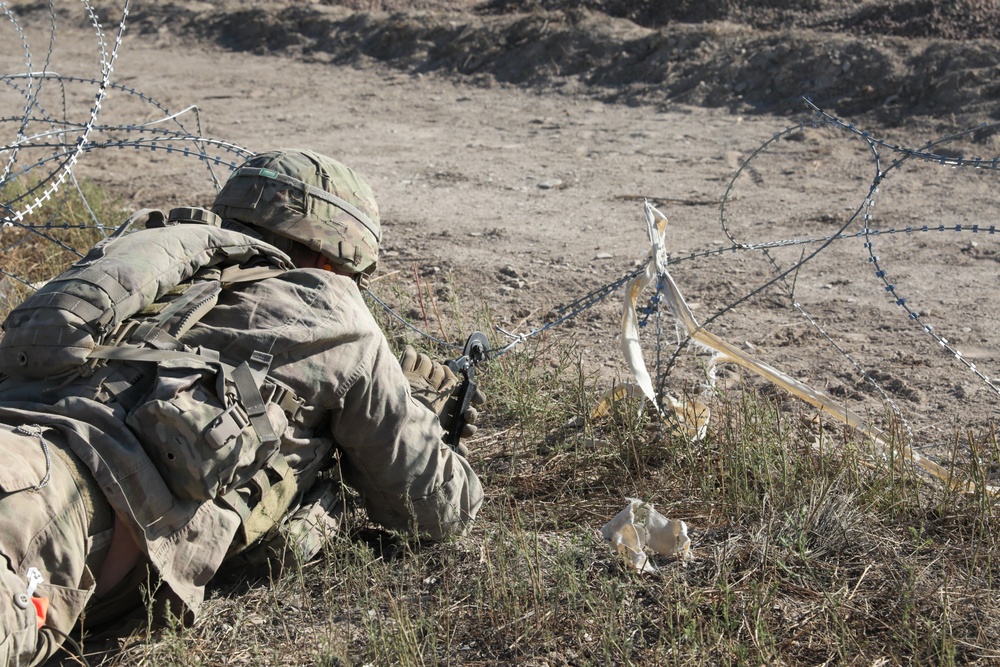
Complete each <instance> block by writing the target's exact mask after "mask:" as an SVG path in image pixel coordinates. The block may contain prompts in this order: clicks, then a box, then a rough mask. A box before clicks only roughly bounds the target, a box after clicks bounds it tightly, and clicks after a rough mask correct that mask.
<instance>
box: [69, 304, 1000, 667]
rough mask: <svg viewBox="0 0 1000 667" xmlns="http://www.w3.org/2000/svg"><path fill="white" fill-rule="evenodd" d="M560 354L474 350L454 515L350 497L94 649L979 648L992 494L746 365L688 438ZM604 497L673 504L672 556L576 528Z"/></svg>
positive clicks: (867, 651)
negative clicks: (181, 622)
mask: <svg viewBox="0 0 1000 667" xmlns="http://www.w3.org/2000/svg"><path fill="white" fill-rule="evenodd" d="M397 287H398V286H397ZM427 289H428V290H429V288H427ZM427 293H430V292H429V291H428V292H427ZM425 296H426V294H425ZM395 297H405V294H403V292H401V291H397V292H396V294H395ZM412 298H414V299H415V297H412ZM400 335H403V334H402V333H401V334H400ZM584 361H585V360H581V359H580V358H579V355H578V354H577V353H576V352H575V350H574V348H573V345H572V343H571V342H567V341H565V340H560V339H553V338H549V339H547V340H545V341H540V340H538V339H532V341H530V342H528V343H526V344H524V345H522V346H520V347H518V348H516V350H514V351H512V352H510V353H508V354H507V355H504V356H503V357H501V358H500V359H498V360H496V361H494V362H492V363H491V364H490V366H489V367H488V369H485V370H484V371H483V373H482V374H481V378H482V381H483V386H484V388H485V390H486V393H487V395H488V397H489V403H488V405H487V410H486V415H487V417H486V424H485V425H484V428H482V429H481V430H480V432H479V436H478V437H477V438H476V439H474V440H473V442H472V443H470V449H471V450H472V452H473V453H472V461H473V464H474V466H475V467H476V469H477V470H478V471H480V473H481V475H482V477H483V481H484V485H485V487H486V489H487V501H486V503H485V505H484V507H483V510H482V513H481V515H480V517H479V519H478V521H477V522H476V524H475V527H474V528H473V530H472V532H471V534H470V535H469V536H467V537H466V538H464V539H460V540H453V541H449V542H446V543H443V544H419V545H418V544H414V543H411V542H407V541H406V540H404V539H402V538H401V537H400V536H396V535H391V534H387V533H384V532H381V531H378V530H377V529H375V528H374V527H372V526H371V525H370V524H368V523H367V522H366V520H365V518H364V514H363V512H360V511H357V512H353V513H352V514H351V515H350V520H349V523H348V526H347V528H346V530H345V531H344V532H343V533H341V534H338V535H335V536H332V538H331V542H330V544H329V546H328V548H327V549H326V551H325V552H324V554H323V555H322V557H321V558H320V559H318V560H316V561H313V562H311V563H309V564H307V565H306V566H305V567H303V568H301V569H299V570H295V571H286V572H284V573H281V574H280V575H275V576H274V577H273V581H271V582H270V583H268V581H267V580H266V578H259V579H255V580H251V581H247V580H245V579H243V578H240V577H239V576H232V577H231V578H229V579H224V580H223V582H222V583H220V584H219V585H217V586H216V587H214V589H213V590H212V592H211V595H210V599H209V601H208V603H207V606H206V609H205V612H204V614H203V616H202V617H201V619H200V620H199V622H198V623H197V624H196V625H195V626H194V627H192V628H189V629H186V630H183V631H182V630H179V629H173V630H169V631H161V632H159V633H158V634H155V635H154V636H153V637H152V638H146V637H143V636H142V635H137V636H135V637H134V638H132V639H129V640H126V641H125V643H124V649H123V650H121V651H117V649H116V650H115V651H114V652H112V653H110V654H106V655H105V659H106V662H104V663H102V664H113V665H145V664H171V665H186V666H187V665H190V666H195V665H271V664H302V665H363V664H371V665H383V664H386V665H387V664H393V665H396V664H399V665H437V664H456V665H460V664H480V665H481V664H525V665H605V664H623V665H625V664H633V665H774V664H788V665H812V664H866V665H868V664H881V665H903V664H928V665H930V664H933V665H954V664H977V663H978V664H994V663H995V661H996V653H995V651H994V649H993V646H994V645H996V642H997V639H998V637H1000V621H998V620H997V619H998V615H997V609H998V602H997V599H996V597H997V595H996V592H995V590H994V588H993V581H994V577H995V576H996V571H997V562H998V561H997V558H998V555H1000V551H998V540H997V537H996V530H995V528H994V521H995V518H996V512H997V510H996V503H995V500H994V499H993V498H990V497H988V496H987V495H985V494H982V493H980V494H977V495H966V494H963V493H959V492H957V491H954V490H949V489H947V488H944V487H943V486H940V485H937V484H934V483H932V482H928V481H925V480H922V479H920V478H918V475H917V473H915V472H914V471H913V470H912V469H911V468H909V467H905V466H900V465H898V462H897V461H893V460H892V457H891V456H890V457H889V458H888V459H877V458H875V457H873V456H872V453H871V448H870V447H869V445H868V444H867V443H866V442H865V441H864V439H862V438H861V437H860V436H858V435H857V434H855V433H853V432H851V431H849V430H844V429H842V428H840V427H826V426H824V424H823V423H822V422H820V421H818V420H816V419H815V418H814V415H812V414H810V413H808V412H806V411H805V408H801V409H800V408H799V407H798V406H797V405H796V404H795V403H794V402H787V401H784V400H783V397H781V396H780V395H778V396H775V395H768V394H766V393H764V392H758V391H756V390H754V389H753V388H752V387H751V386H749V385H747V386H745V387H744V389H743V390H742V391H734V392H732V393H730V394H725V395H720V396H718V397H717V398H716V400H715V417H714V419H713V424H712V428H711V429H710V431H709V436H708V438H707V439H706V440H704V441H701V442H692V441H690V440H688V439H686V438H683V437H680V436H678V435H675V434H673V433H672V432H671V430H670V429H668V428H664V427H662V426H661V425H659V424H657V423H656V421H655V420H654V419H652V418H650V416H649V413H648V412H647V413H644V414H643V413H641V412H640V409H639V408H640V404H639V403H638V402H637V401H634V400H631V399H630V400H628V401H625V402H623V403H622V404H619V405H617V406H616V409H615V411H614V414H613V415H612V416H611V417H609V418H606V419H604V420H602V421H599V422H594V421H593V420H592V419H591V418H590V416H589V410H590V407H591V406H592V405H593V404H594V402H595V401H596V400H597V398H598V396H599V394H600V390H601V389H602V387H600V386H598V383H597V381H596V379H595V378H594V377H591V376H588V374H587V373H586V372H584V371H583V370H582V369H583V368H584V367H585V363H584ZM826 428H829V429H831V430H825V429H826ZM959 437H961V438H962V439H963V440H964V441H965V442H964V444H967V445H968V446H969V447H971V449H972V451H974V452H975V453H976V454H977V455H978V456H977V458H976V462H975V465H974V466H973V467H972V468H971V469H969V471H968V472H969V474H971V475H973V477H975V478H977V481H979V482H981V481H983V480H984V479H985V478H986V477H988V476H989V475H991V474H993V473H994V472H995V471H996V469H997V466H998V465H1000V448H998V447H997V442H996V436H995V434H994V433H980V434H976V433H969V434H965V435H961V436H959ZM955 449H956V451H958V450H959V449H960V448H959V447H956V448H955ZM626 496H635V497H640V498H643V499H645V500H647V501H650V502H653V503H655V504H656V506H657V507H658V508H659V509H660V510H661V511H662V512H663V513H664V514H666V515H668V516H670V517H673V518H680V519H684V520H685V521H687V522H688V523H689V525H690V527H691V535H692V539H693V550H692V553H691V556H690V557H689V558H688V559H683V560H680V559H674V558H668V557H654V561H655V562H656V564H657V566H658V567H659V574H658V575H655V576H639V575H637V574H635V573H634V572H632V571H630V570H629V569H627V568H626V567H625V566H624V564H623V562H622V561H621V560H620V559H619V558H618V557H617V556H616V555H615V554H613V553H612V552H611V551H610V549H609V548H608V545H607V544H605V543H603V542H602V540H601V539H600V537H599V529H600V527H601V525H602V524H603V523H604V522H606V521H607V520H608V519H609V518H610V517H611V516H613V515H614V514H615V513H617V511H618V510H620V509H621V507H622V506H624V502H625V501H624V498H625V497H626ZM230 574H234V573H230ZM88 646H89V647H90V648H91V649H93V648H94V646H93V645H90V644H88Z"/></svg>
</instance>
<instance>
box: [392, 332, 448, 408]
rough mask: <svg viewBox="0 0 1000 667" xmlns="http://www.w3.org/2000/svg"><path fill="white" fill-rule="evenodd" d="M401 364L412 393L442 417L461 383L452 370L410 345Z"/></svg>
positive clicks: (402, 357)
mask: <svg viewBox="0 0 1000 667" xmlns="http://www.w3.org/2000/svg"><path fill="white" fill-rule="evenodd" d="M399 365H400V366H402V367H403V375H405V376H406V379H407V380H408V381H409V383H410V393H412V394H413V397H414V398H416V399H417V400H418V401H420V402H421V403H423V404H424V405H426V406H427V407H428V408H430V409H431V410H432V411H433V412H434V414H436V415H437V416H438V418H440V417H441V415H442V413H444V411H445V407H446V406H447V403H448V399H450V398H451V397H452V395H453V394H454V393H455V389H457V388H458V386H459V384H460V383H459V380H458V378H457V377H456V376H455V374H454V373H453V372H452V370H451V369H450V368H448V367H447V366H445V365H444V364H439V363H437V362H436V361H433V360H432V359H431V358H430V357H428V356H427V355H426V354H424V353H422V352H421V353H418V352H417V351H416V350H414V349H413V347H412V346H410V345H407V346H406V349H405V350H403V356H401V357H400V358H399ZM442 426H443V424H442Z"/></svg>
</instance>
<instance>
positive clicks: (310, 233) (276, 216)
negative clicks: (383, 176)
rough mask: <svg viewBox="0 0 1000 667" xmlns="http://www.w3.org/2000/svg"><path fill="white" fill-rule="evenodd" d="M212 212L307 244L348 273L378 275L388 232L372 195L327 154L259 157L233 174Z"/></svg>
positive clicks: (302, 152) (305, 152) (276, 153)
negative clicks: (384, 233) (381, 248)
mask: <svg viewBox="0 0 1000 667" xmlns="http://www.w3.org/2000/svg"><path fill="white" fill-rule="evenodd" d="M212 211H214V212H215V213H217V214H218V215H220V216H222V218H223V219H224V220H235V221H237V222H240V223H243V224H244V225H250V226H251V227H256V228H258V229H261V230H265V231H267V232H271V233H272V234H275V235H277V236H279V237H283V238H286V239H290V240H292V241H296V242H298V243H301V244H302V245H305V246H307V247H309V248H311V249H312V250H315V251H317V252H320V253H322V254H323V255H324V256H326V257H327V259H329V260H330V263H331V264H336V265H337V266H338V268H339V269H340V270H342V271H343V272H345V273H349V274H358V275H359V276H360V275H370V274H371V273H373V272H374V271H375V267H376V264H377V262H378V248H379V242H380V241H381V240H382V230H381V224H380V221H379V215H378V205H377V204H376V203H375V197H374V195H373V194H372V190H371V188H370V187H369V186H368V184H367V183H365V181H364V180H363V179H362V178H361V177H360V176H358V174H356V173H355V172H354V171H353V170H352V169H350V168H349V167H347V166H346V165H343V164H341V163H340V162H337V161H336V160H334V159H332V158H329V157H326V156H325V155H320V154H319V153H314V152H313V151H309V150H299V149H288V150H278V151H269V152H266V153H258V154H257V155H255V156H253V157H252V158H250V159H249V160H247V161H246V162H245V163H244V164H243V165H242V166H241V167H239V168H238V169H237V170H236V171H234V172H233V174H232V176H230V178H229V180H228V181H227V182H226V184H225V185H224V186H223V188H222V190H220V191H219V194H218V196H216V198H215V203H214V204H212Z"/></svg>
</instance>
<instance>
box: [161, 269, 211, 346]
mask: <svg viewBox="0 0 1000 667" xmlns="http://www.w3.org/2000/svg"><path fill="white" fill-rule="evenodd" d="M221 291H222V286H221V285H219V283H218V282H217V281H214V280H212V281H206V282H198V283H191V284H189V285H187V288H186V289H185V290H184V292H183V293H182V294H181V296H179V297H178V298H176V299H174V300H173V301H171V302H170V303H169V304H168V305H167V306H166V307H165V308H164V309H163V310H161V311H160V313H159V315H157V317H156V322H157V324H159V325H161V326H162V325H164V324H166V323H168V322H170V320H171V319H172V318H177V321H176V322H175V323H174V326H171V327H170V329H171V333H172V334H173V335H174V336H179V335H181V334H180V333H178V330H179V329H182V328H183V330H184V331H187V330H188V329H190V328H191V327H192V326H194V325H195V324H196V323H197V322H198V320H200V319H201V318H202V316H204V315H205V313H207V312H208V311H209V310H211V308H212V306H214V305H215V304H216V302H217V301H218V300H219V292H221ZM187 309H190V310H188V312H184V311H185V310H187ZM189 321H190V323H188V322H189ZM185 325H187V326H185ZM181 333H183V331H182V332H181Z"/></svg>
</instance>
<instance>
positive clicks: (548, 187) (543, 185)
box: [538, 178, 563, 190]
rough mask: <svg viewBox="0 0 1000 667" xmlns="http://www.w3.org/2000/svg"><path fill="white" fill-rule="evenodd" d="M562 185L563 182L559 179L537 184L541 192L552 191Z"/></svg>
mask: <svg viewBox="0 0 1000 667" xmlns="http://www.w3.org/2000/svg"><path fill="white" fill-rule="evenodd" d="M562 184H563V182H562V180H561V179H558V178H553V179H552V180H549V181H542V182H541V183H539V184H538V187H539V188H541V189H542V190H553V189H555V188H560V187H562Z"/></svg>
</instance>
